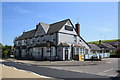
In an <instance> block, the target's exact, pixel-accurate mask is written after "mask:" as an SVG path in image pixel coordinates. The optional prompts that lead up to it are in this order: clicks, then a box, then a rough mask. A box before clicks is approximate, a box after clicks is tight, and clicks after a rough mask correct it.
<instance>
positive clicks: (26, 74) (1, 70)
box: [0, 60, 50, 79]
mask: <svg viewBox="0 0 120 80" xmlns="http://www.w3.org/2000/svg"><path fill="white" fill-rule="evenodd" d="M0 62H4V60H0ZM0 78H1V79H2V78H9V79H11V78H14V79H15V78H16V79H17V78H40V79H44V78H47V79H48V78H50V77H46V76H42V75H38V74H36V73H34V72H30V71H26V70H22V69H17V68H15V67H12V66H6V65H4V64H0Z"/></svg>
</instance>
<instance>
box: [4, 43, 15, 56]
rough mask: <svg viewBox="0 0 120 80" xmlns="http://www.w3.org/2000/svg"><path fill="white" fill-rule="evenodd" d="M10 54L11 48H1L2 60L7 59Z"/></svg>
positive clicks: (7, 46) (11, 52)
mask: <svg viewBox="0 0 120 80" xmlns="http://www.w3.org/2000/svg"><path fill="white" fill-rule="evenodd" d="M11 54H13V46H9V45H5V46H2V58H8V57H10V55H11Z"/></svg>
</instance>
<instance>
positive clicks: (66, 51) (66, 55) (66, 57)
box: [65, 48, 69, 60]
mask: <svg viewBox="0 0 120 80" xmlns="http://www.w3.org/2000/svg"><path fill="white" fill-rule="evenodd" d="M68 53H69V52H68V48H65V60H68Z"/></svg>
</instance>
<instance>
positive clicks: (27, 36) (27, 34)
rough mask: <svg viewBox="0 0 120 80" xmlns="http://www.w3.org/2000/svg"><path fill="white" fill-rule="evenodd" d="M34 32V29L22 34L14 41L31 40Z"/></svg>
mask: <svg viewBox="0 0 120 80" xmlns="http://www.w3.org/2000/svg"><path fill="white" fill-rule="evenodd" d="M35 32H36V29H34V30H31V31H27V32H23V34H22V35H21V36H20V37H18V38H17V39H16V40H21V39H26V38H31V37H33V36H34V34H35Z"/></svg>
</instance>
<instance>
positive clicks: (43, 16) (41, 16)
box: [37, 14, 60, 20]
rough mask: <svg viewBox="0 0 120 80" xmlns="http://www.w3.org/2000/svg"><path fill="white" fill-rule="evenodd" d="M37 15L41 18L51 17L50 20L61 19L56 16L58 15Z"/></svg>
mask: <svg viewBox="0 0 120 80" xmlns="http://www.w3.org/2000/svg"><path fill="white" fill-rule="evenodd" d="M37 17H38V18H39V17H40V18H44V19H49V20H60V19H59V18H56V17H52V16H49V15H46V14H44V15H37Z"/></svg>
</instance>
